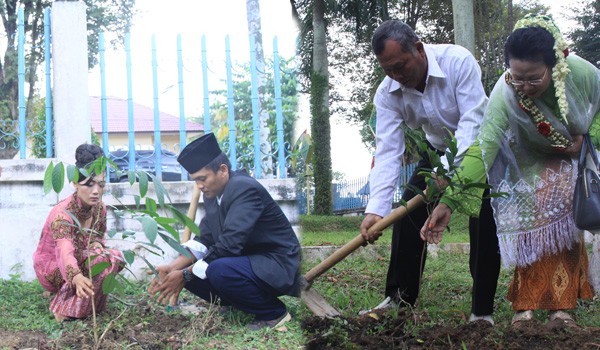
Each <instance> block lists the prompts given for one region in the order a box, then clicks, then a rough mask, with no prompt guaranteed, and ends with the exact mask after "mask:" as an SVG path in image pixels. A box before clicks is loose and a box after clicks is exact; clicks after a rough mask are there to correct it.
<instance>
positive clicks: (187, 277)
mask: <svg viewBox="0 0 600 350" xmlns="http://www.w3.org/2000/svg"><path fill="white" fill-rule="evenodd" d="M181 272H182V273H183V280H184V281H185V282H191V281H192V278H194V276H193V275H192V273H191V272H190V270H188V269H187V268H185V269H183V270H181Z"/></svg>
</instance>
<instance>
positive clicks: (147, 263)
mask: <svg viewBox="0 0 600 350" xmlns="http://www.w3.org/2000/svg"><path fill="white" fill-rule="evenodd" d="M140 258H142V260H144V262H145V263H146V265H148V267H149V268H150V270H152V272H153V273H154V276H155V277H156V278H158V279H159V280H160V278H159V277H158V271H156V269H155V268H154V265H152V264H150V262H149V261H148V260H146V258H144V257H143V256H140Z"/></svg>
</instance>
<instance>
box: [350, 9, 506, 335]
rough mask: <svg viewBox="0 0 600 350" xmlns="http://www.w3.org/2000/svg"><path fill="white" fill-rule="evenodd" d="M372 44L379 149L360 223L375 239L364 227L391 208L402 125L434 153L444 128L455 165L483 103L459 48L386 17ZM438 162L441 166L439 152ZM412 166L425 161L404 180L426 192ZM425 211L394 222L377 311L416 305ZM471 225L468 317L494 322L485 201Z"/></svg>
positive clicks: (492, 256) (492, 242) (493, 241)
mask: <svg viewBox="0 0 600 350" xmlns="http://www.w3.org/2000/svg"><path fill="white" fill-rule="evenodd" d="M372 46H373V52H374V53H375V56H376V57H377V60H378V61H379V64H380V66H381V68H382V69H383V70H384V72H385V74H386V75H387V77H386V78H385V79H384V80H383V82H382V83H381V84H380V85H379V88H378V89H377V93H376V95H375V97H374V104H375V107H376V112H377V125H376V143H377V150H376V153H375V166H374V168H373V169H372V171H371V175H370V188H371V197H370V200H369V203H368V205H367V208H366V210H365V213H366V216H365V218H364V220H363V222H362V224H361V234H362V235H363V237H365V239H366V240H367V241H369V242H373V241H374V240H376V239H377V238H378V237H379V236H380V235H381V232H375V233H372V234H369V233H367V229H368V228H369V227H371V226H372V225H373V224H374V223H375V222H377V221H378V220H380V219H381V218H382V217H383V216H385V215H387V214H389V212H390V211H391V207H392V199H393V193H394V191H395V189H396V187H397V185H398V177H399V174H400V166H401V158H402V154H403V153H404V151H405V135H404V132H403V130H402V127H403V124H405V125H406V126H407V127H408V128H411V129H421V130H423V131H424V132H425V135H426V139H427V141H428V143H429V145H428V146H429V147H430V148H431V149H434V150H436V151H437V152H438V153H439V154H440V155H441V154H443V152H444V150H445V148H446V142H445V140H446V139H448V138H449V136H450V135H448V132H451V133H453V134H454V136H455V137H456V140H457V146H458V154H457V157H456V158H455V164H460V162H461V161H462V157H463V156H464V153H465V151H466V150H467V148H468V147H469V146H470V145H471V144H472V143H473V142H474V140H475V138H476V136H477V132H478V131H479V125H480V123H481V121H482V119H483V112H484V109H485V106H486V104H487V97H486V95H485V91H484V90H483V86H482V84H481V70H480V68H479V65H478V64H477V61H476V60H475V58H474V57H473V55H472V54H471V53H470V52H469V51H468V50H466V49H465V48H463V47H460V46H456V45H428V44H423V43H422V42H421V41H420V40H419V38H418V37H417V36H416V34H415V33H414V31H413V30H412V29H411V28H410V27H409V26H408V25H406V24H405V23H403V22H400V21H396V20H390V21H386V22H384V23H382V24H381V25H380V26H379V28H377V30H376V31H375V33H374V34H373V39H372ZM442 163H444V164H445V165H446V166H447V161H446V160H445V157H442ZM418 168H431V164H430V161H429V159H426V158H423V159H422V160H421V161H420V162H419V164H418V166H417V170H416V171H415V172H414V173H413V175H412V177H411V178H410V180H409V184H410V185H413V186H416V187H418V188H420V189H423V190H424V189H425V187H426V183H425V179H424V178H423V177H422V176H420V175H418V174H417V173H418V172H419V171H418ZM414 196H415V193H414V192H413V191H411V190H410V189H408V188H406V189H405V190H404V193H403V196H402V198H403V199H404V200H406V201H408V200H409V199H411V198H412V197H414ZM427 216H428V212H427V208H426V207H425V206H423V207H421V208H417V209H415V210H414V211H413V212H412V213H411V214H410V215H409V216H408V217H406V218H404V219H403V220H400V221H398V222H397V223H395V224H394V228H393V238H392V253H391V258H390V265H389V269H388V275H387V281H386V292H385V294H386V297H387V298H386V299H385V300H384V302H382V303H381V304H380V305H378V306H377V308H381V307H390V306H399V305H401V304H404V303H407V304H410V305H414V304H415V303H416V300H417V296H418V293H419V287H420V279H421V274H422V271H423V268H424V266H425V255H426V254H425V253H424V248H425V243H424V242H423V241H422V240H421V238H420V233H419V230H420V228H421V227H422V226H423V225H424V223H425V221H426V220H427ZM469 226H470V227H469V234H470V238H471V252H470V253H471V255H470V259H469V267H470V270H471V275H472V277H473V299H472V310H471V311H472V314H471V317H470V320H471V321H474V320H480V319H483V320H485V321H488V322H490V323H492V324H493V320H492V317H491V314H492V312H493V306H494V305H493V302H494V294H495V292H496V285H497V280H498V274H499V271H500V255H499V250H498V238H497V237H496V226H495V223H494V219H493V217H492V211H491V207H490V203H489V199H488V200H484V202H483V205H482V209H481V213H480V219H479V220H477V219H471V222H470V225H469Z"/></svg>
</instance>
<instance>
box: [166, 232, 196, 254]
mask: <svg viewBox="0 0 600 350" xmlns="http://www.w3.org/2000/svg"><path fill="white" fill-rule="evenodd" d="M158 234H159V235H160V237H161V238H162V239H163V240H164V241H165V242H167V244H168V245H170V246H171V248H173V249H175V250H176V251H177V252H178V253H179V254H181V255H184V256H186V257H188V258H192V254H190V252H189V251H188V250H187V249H185V248H184V247H183V246H182V245H181V244H179V242H178V241H176V240H174V239H173V238H171V237H169V236H167V235H165V234H164V233H161V232H159V233H158Z"/></svg>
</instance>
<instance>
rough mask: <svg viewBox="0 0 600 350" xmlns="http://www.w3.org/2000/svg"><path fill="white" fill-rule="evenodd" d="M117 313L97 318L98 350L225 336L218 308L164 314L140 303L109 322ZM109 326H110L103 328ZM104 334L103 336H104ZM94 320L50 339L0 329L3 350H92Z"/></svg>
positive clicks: (175, 345)
mask: <svg viewBox="0 0 600 350" xmlns="http://www.w3.org/2000/svg"><path fill="white" fill-rule="evenodd" d="M119 314H120V312H119V311H118V310H114V309H113V310H110V311H109V312H106V313H101V314H100V315H98V322H97V323H98V324H99V325H103V326H102V327H99V329H98V337H102V340H101V343H100V346H99V348H100V349H124V348H128V347H131V346H137V347H138V348H143V349H148V350H153V349H157V350H158V349H166V348H169V349H181V348H183V347H185V346H186V345H187V344H189V343H190V342H192V341H193V340H194V339H195V338H196V336H197V335H198V334H215V333H219V334H225V333H226V330H224V329H221V326H222V321H223V318H222V317H221V315H219V314H218V310H217V309H214V308H213V309H211V310H209V311H205V312H203V313H201V314H198V315H184V314H182V313H180V312H169V311H165V308H164V307H160V306H157V305H155V304H150V303H148V302H146V301H141V302H139V303H137V304H135V305H131V306H130V307H128V308H127V309H126V310H125V311H123V314H122V315H121V319H122V320H127V322H123V321H117V320H116V319H115V320H114V322H112V323H111V319H109V317H111V316H112V317H116V315H119ZM109 324H110V327H106V326H107V325H109ZM103 334H104V335H103ZM94 344H95V340H94V333H93V321H92V319H91V317H90V318H87V319H83V320H76V321H72V322H65V323H63V324H62V327H61V330H60V331H59V332H58V333H56V334H52V335H50V336H48V335H46V334H43V333H41V332H36V331H20V332H13V331H11V332H8V331H4V330H0V348H2V349H21V350H22V349H93V348H94Z"/></svg>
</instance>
